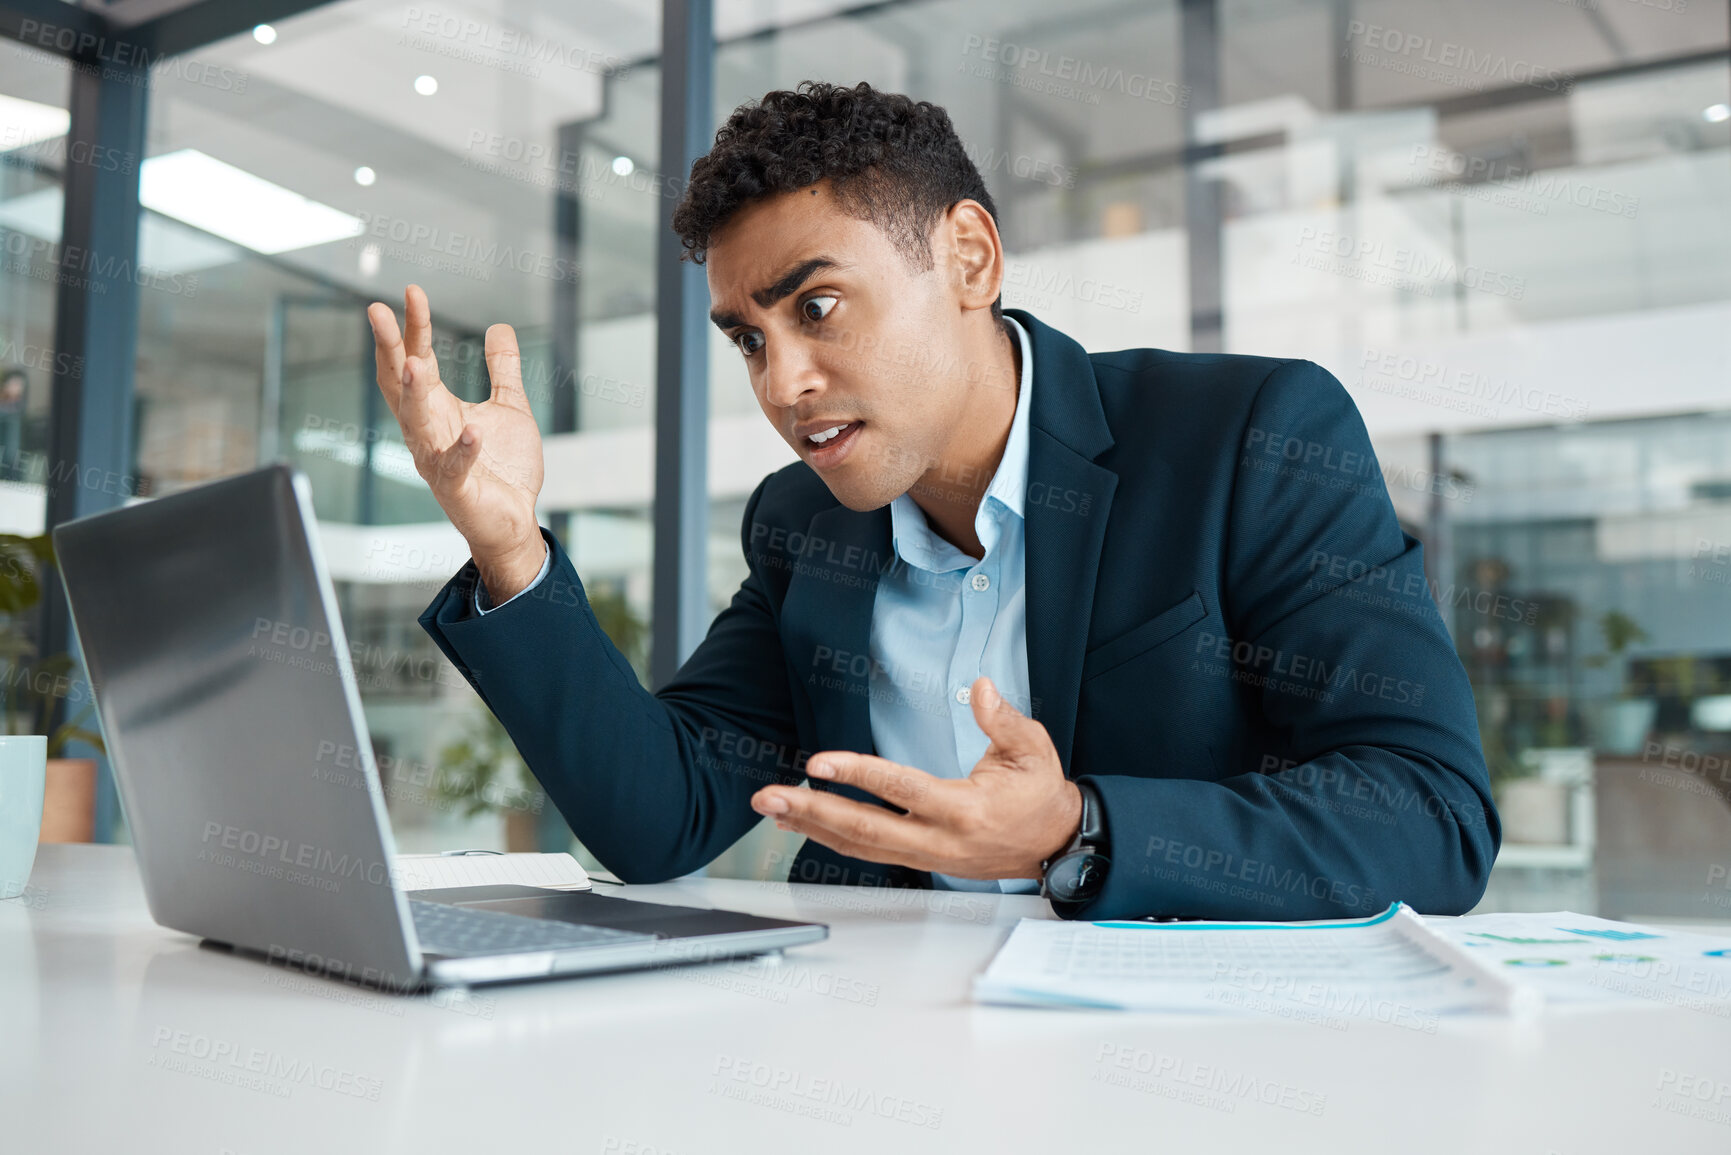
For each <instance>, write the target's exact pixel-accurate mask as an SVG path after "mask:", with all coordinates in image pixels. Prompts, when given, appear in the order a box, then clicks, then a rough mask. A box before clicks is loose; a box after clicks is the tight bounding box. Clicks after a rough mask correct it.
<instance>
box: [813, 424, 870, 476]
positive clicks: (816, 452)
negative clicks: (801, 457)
mask: <svg viewBox="0 0 1731 1155" xmlns="http://www.w3.org/2000/svg"><path fill="white" fill-rule="evenodd" d="M864 427H865V422H863V421H850V422H848V423H847V424H846V425H834V426H831V427H830V428H828V429H824V430H819V431H818V432H817V433H814V434H812V435H811V436H810V437H806V438H804V441H805V452H806V459H807V460H808V461H810V462H811V464H812V465H813V466H814V467H815V468H818V469H828V468H831V467H832V466H835V465H839V464H841V461H842V459H843V458H844V457H846V456H847V455H848V451H849V450H850V449H852V448H853V443H854V442H855V441H857V440H859V431H860V430H861V429H862V428H864Z"/></svg>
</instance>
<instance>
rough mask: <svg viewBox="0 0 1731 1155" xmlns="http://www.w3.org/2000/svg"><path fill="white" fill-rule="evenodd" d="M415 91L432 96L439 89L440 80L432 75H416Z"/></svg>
mask: <svg viewBox="0 0 1731 1155" xmlns="http://www.w3.org/2000/svg"><path fill="white" fill-rule="evenodd" d="M415 91H416V92H418V93H420V94H421V95H422V96H431V95H433V93H435V92H437V91H439V82H438V81H437V80H434V79H433V78H432V77H431V76H417V77H415Z"/></svg>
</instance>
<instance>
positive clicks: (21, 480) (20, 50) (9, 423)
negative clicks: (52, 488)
mask: <svg viewBox="0 0 1731 1155" xmlns="http://www.w3.org/2000/svg"><path fill="white" fill-rule="evenodd" d="M0 64H3V66H0V532H3V533H15V534H25V535H29V534H38V533H41V532H42V529H43V514H44V492H45V491H44V485H45V481H46V478H47V463H46V461H45V460H44V456H43V451H44V449H45V448H46V446H47V440H48V408H49V402H50V398H51V396H52V392H53V388H54V376H55V373H54V370H55V367H56V364H57V362H56V358H55V355H54V295H55V290H56V286H57V285H58V283H59V280H58V278H59V277H60V275H61V271H60V266H59V263H58V261H57V249H56V246H57V244H58V242H59V239H60V216H61V196H60V190H61V186H62V174H63V173H64V171H65V168H66V165H67V164H68V163H69V158H68V151H69V150H68V149H67V145H66V130H67V126H68V116H67V111H66V99H67V75H68V74H67V69H66V65H65V63H64V62H63V61H61V60H60V59H59V58H57V57H53V56H49V55H47V54H45V53H42V52H39V51H36V50H34V49H31V48H29V47H27V46H25V45H22V44H16V43H12V42H0ZM72 163H76V161H75V160H74V161H72ZM77 368H78V367H77V366H71V367H70V369H71V371H73V372H76V371H77Z"/></svg>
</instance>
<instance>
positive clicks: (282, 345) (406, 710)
mask: <svg viewBox="0 0 1731 1155" xmlns="http://www.w3.org/2000/svg"><path fill="white" fill-rule="evenodd" d="M274 29H275V32H276V35H275V37H274V39H272V41H271V42H270V43H268V44H266V43H261V42H260V41H259V40H258V39H257V38H255V37H254V36H252V35H250V34H243V35H239V36H235V37H232V38H230V39H228V40H225V41H222V42H219V43H216V44H212V45H208V46H206V47H203V48H200V49H197V50H196V51H195V52H194V53H192V55H193V56H195V57H196V58H197V60H198V62H199V64H200V65H201V67H198V68H192V67H187V66H186V65H185V63H184V62H182V63H180V64H179V65H177V66H172V67H169V66H165V67H162V68H159V69H157V70H156V74H155V76H154V77H153V92H152V99H151V104H150V120H149V128H148V138H149V140H148V149H147V153H148V159H147V160H146V162H145V166H146V167H145V174H144V175H145V180H144V189H143V193H142V199H143V201H144V204H145V207H146V227H147V228H152V229H155V230H156V231H158V232H160V233H162V234H164V235H165V236H168V237H170V238H172V241H173V243H174V245H175V246H176V248H175V252H176V254H177V265H176V271H177V272H178V273H179V274H180V277H179V280H178V282H177V283H176V285H175V291H158V292H144V293H141V303H140V318H139V319H140V333H139V363H138V411H139V420H138V469H139V472H140V473H141V474H142V475H144V476H145V477H146V478H148V479H149V481H150V482H151V484H152V486H153V491H154V492H168V491H171V490H172V489H174V488H176V487H179V486H183V485H188V484H193V483H196V482H199V481H203V480H206V479H209V478H214V477H219V476H223V475H225V474H230V473H234V472H237V471H241V470H245V469H250V468H253V467H254V466H255V465H257V464H259V463H263V462H268V461H273V460H275V461H287V462H291V463H293V464H295V465H297V466H299V467H300V468H302V469H304V470H305V471H306V472H307V474H308V475H309V477H310V478H311V480H312V483H313V489H314V496H315V506H316V509H317V513H318V515H319V518H320V523H321V531H322V533H323V535H324V545H325V549H326V555H327V557H328V559H329V560H330V563H331V568H332V571H333V577H334V578H335V580H336V583H337V590H338V597H339V600H340V602H341V605H342V612H343V618H344V622H345V625H346V628H347V631H348V634H349V643H350V649H351V655H352V657H353V658H354V663H355V669H356V674H357V676H358V678H359V680H360V685H361V692H362V702H363V705H364V707H365V709H366V713H367V719H368V724H369V727H370V729H371V732H372V735H373V739H374V745H375V748H376V753H377V754H378V755H379V763H380V768H381V775H382V777H383V780H384V783H385V787H386V794H387V797H388V799H389V800H390V805H391V809H392V814H393V820H394V823H395V826H396V830H397V833H398V838H399V844H400V845H401V846H402V847H403V848H405V849H411V850H412V849H421V848H432V847H444V846H454V845H473V846H503V845H504V844H505V840H506V838H507V831H509V837H510V839H511V840H512V842H513V844H514V845H518V846H522V845H525V844H526V842H527V841H528V840H531V839H534V838H536V837H537V831H536V827H540V832H539V837H540V838H541V840H542V841H545V842H547V843H548V844H549V845H554V846H559V847H560V848H563V845H564V844H565V842H566V840H568V839H569V832H568V831H567V830H565V828H564V826H563V824H562V823H561V822H560V821H559V819H558V816H557V814H556V812H554V810H553V808H552V807H551V806H548V805H546V804H545V803H544V800H543V799H542V798H541V797H540V795H539V792H538V791H531V792H530V794H528V795H524V794H521V793H519V792H517V791H515V790H514V789H509V787H514V786H515V785H516V784H517V781H516V778H515V775H516V773H517V771H516V769H515V768H514V767H512V766H510V765H509V763H511V762H512V761H514V752H512V751H511V748H510V743H509V741H508V740H506V739H504V736H503V732H502V730H499V729H497V727H496V725H495V724H491V723H490V721H489V719H490V715H488V714H487V712H486V711H485V709H484V707H483V706H482V705H481V702H480V700H479V698H478V697H477V696H476V695H475V694H474V693H473V692H472V690H470V688H469V687H468V685H467V683H466V682H465V681H464V680H463V679H462V677H461V676H460V675H459V674H458V673H457V672H456V671H455V669H454V668H452V667H451V666H450V665H449V663H448V662H447V661H446V660H445V658H444V657H443V655H442V654H440V653H439V651H438V650H437V648H436V647H435V646H434V645H433V643H432V640H431V639H430V638H429V637H427V635H426V634H425V632H424V631H423V630H422V629H421V628H420V626H419V625H418V624H417V622H416V620H415V619H416V617H417V616H418V615H419V614H420V612H421V611H422V610H423V609H424V608H425V607H426V605H427V604H428V603H429V602H430V601H431V599H432V597H433V595H434V594H435V593H436V592H437V590H438V588H439V587H440V586H441V585H442V584H443V583H444V582H445V581H446V580H447V579H448V578H449V577H450V576H451V575H452V574H453V573H455V572H456V571H457V569H458V568H459V567H460V566H462V565H463V564H464V563H465V562H466V561H467V560H468V548H467V546H466V544H465V543H464V542H463V540H462V538H461V537H460V536H459V535H458V534H457V533H456V532H455V531H454V530H453V529H452V528H451V527H450V526H449V524H448V523H447V522H446V520H445V518H444V515H443V512H442V511H441V510H440V509H439V507H438V505H437V503H436V502H435V501H434V500H433V498H432V496H431V494H430V492H429V491H428V489H427V487H426V485H425V483H424V482H423V481H422V480H421V479H420V477H419V476H418V475H417V474H416V472H415V469H414V464H413V462H412V460H411V459H410V457H409V455H408V452H407V450H406V449H405V448H404V446H403V443H402V437H401V435H400V432H399V430H398V428H397V424H396V421H395V419H394V418H393V417H392V415H391V413H390V411H389V409H388V407H387V405H386V404H385V401H384V399H383V397H382V396H381V395H380V393H379V391H378V389H377V387H376V385H375V384H374V364H373V355H372V339H371V335H370V330H369V328H368V324H367V320H366V316H365V312H364V310H365V306H366V304H367V303H368V302H370V301H373V300H384V301H386V302H388V303H390V304H391V305H392V306H393V307H394V308H395V309H397V310H399V311H400V310H401V308H402V293H403V289H404V286H405V285H407V284H409V283H411V282H414V283H417V284H419V285H421V286H422V287H423V288H424V289H425V290H426V292H427V295H428V297H429V299H430V301H431V304H432V310H433V320H434V350H435V353H436V355H437V357H438V360H439V364H440V371H441V375H442V377H443V379H444V381H445V382H446V384H447V385H448V386H449V387H450V388H451V389H452V391H453V392H455V393H456V394H457V395H458V396H460V397H463V398H465V399H467V400H472V401H478V400H481V399H483V398H484V397H485V396H486V395H487V390H488V382H487V378H486V372H485V366H484V361H483V346H484V334H485V332H486V329H487V327H488V326H489V325H491V324H493V323H495V322H507V323H509V324H511V325H513V326H514V327H515V329H516V332H517V336H518V340H519V343H520V346H521V349H522V353H523V362H522V365H523V375H524V382H525V388H526V391H527V393H528V396H529V400H530V404H531V407H532V408H533V409H534V411H535V414H536V417H537V419H538V421H539V424H540V426H541V430H542V435H543V438H544V442H545V447H546V459H547V470H546V483H545V487H544V489H543V493H542V502H541V511H542V513H543V515H545V517H546V518H547V519H548V520H549V521H550V522H551V524H552V528H553V529H554V531H555V532H556V533H558V534H559V535H560V536H561V538H562V540H563V541H564V542H565V544H566V546H567V548H568V549H569V550H570V552H571V553H572V555H573V557H574V558H575V559H576V561H577V564H578V565H579V567H580V568H581V569H582V570H583V573H584V577H585V580H586V582H588V583H589V584H590V586H591V590H592V592H593V593H594V594H595V596H596V599H597V602H598V609H601V610H602V611H603V612H604V616H606V615H608V614H611V615H612V616H611V617H610V618H609V620H610V621H611V620H613V619H617V622H616V624H617V626H618V628H619V629H620V631H621V633H622V635H626V636H636V635H635V634H634V633H633V630H635V631H636V632H637V633H641V631H642V630H643V629H645V628H646V623H647V613H648V570H649V550H648V534H647V529H646V528H645V527H646V526H647V510H648V502H649V484H650V481H649V479H650V477H651V476H652V474H651V469H650V464H649V460H648V453H647V451H646V446H647V441H644V442H643V444H642V445H639V444H637V442H638V441H639V440H642V439H643V438H645V437H647V436H650V435H652V429H653V416H652V415H653V399H652V397H651V395H650V394H651V386H652V381H653V340H654V338H653V324H652V316H651V313H650V309H651V302H652V300H653V265H652V262H651V261H650V259H649V257H648V256H647V250H646V249H645V248H644V246H645V245H646V244H648V243H649V238H650V237H651V236H652V225H651V219H652V216H653V213H654V211H655V209H656V204H655V202H654V200H653V198H652V197H651V196H649V195H646V194H645V193H643V192H642V191H640V188H639V187H638V186H643V187H647V186H644V185H643V181H642V179H641V177H639V178H638V180H637V181H636V182H633V181H632V180H630V179H629V177H630V175H631V174H632V171H633V170H642V171H644V172H649V173H653V171H654V170H655V168H656V163H657V158H656V157H655V155H654V139H655V137H654V125H655V116H656V107H657V88H656V82H655V76H654V73H653V70H648V71H646V72H644V73H643V74H642V75H638V76H634V75H632V68H631V62H632V61H634V60H640V59H641V58H643V57H644V55H645V54H646V53H649V52H650V51H652V50H653V48H654V46H655V45H656V44H657V43H658V36H659V15H658V6H657V5H655V4H652V3H648V2H646V0H645V2H642V3H635V4H629V5H616V6H612V7H610V8H609V9H608V10H607V11H606V12H605V13H601V12H591V11H589V10H587V9H583V8H580V7H572V6H570V5H562V4H556V3H551V2H547V3H537V4H530V5H516V6H513V7H512V8H511V9H510V10H509V12H508V14H505V13H502V14H500V15H498V16H497V17H496V18H495V19H493V20H491V21H490V22H486V23H485V24H484V26H483V25H482V24H481V23H480V22H477V21H474V20H459V19H455V18H453V17H452V16H451V15H450V13H448V12H443V11H439V10H434V9H429V8H418V7H408V8H405V7H404V6H402V5H398V4H389V3H383V2H372V0H362V2H356V3H343V4H332V5H326V6H322V7H319V8H315V9H312V10H311V11H308V12H306V13H304V14H302V15H299V16H296V17H293V18H290V19H287V20H283V21H280V22H278V23H276V24H275V25H274ZM615 74H618V75H617V76H616V75H615ZM610 83H612V84H614V88H613V89H612V92H613V95H612V96H611V97H610V96H609V95H608V85H609V84H610ZM603 113H608V114H609V115H610V118H611V123H614V124H617V125H618V126H619V131H618V132H617V133H615V134H614V136H613V137H610V138H607V139H603V140H587V139H585V136H584V129H585V126H586V125H589V124H591V123H593V122H595V121H597V120H598V118H601V117H602V116H603ZM201 188H202V189H203V190H205V191H206V192H209V190H212V189H219V190H226V191H227V192H228V194H229V198H230V199H229V202H228V203H222V198H221V197H219V196H210V195H205V196H200V195H199V191H200V189H201ZM577 204H581V205H583V206H584V208H585V209H586V210H587V211H588V212H590V213H592V214H599V215H601V216H604V217H607V218H608V219H606V220H601V221H598V220H596V218H595V216H590V217H588V218H587V221H588V226H589V227H588V230H587V232H585V233H583V234H579V232H578V231H577V224H578V220H579V217H578V214H577V213H575V212H574V211H573V206H574V205H577ZM589 430H594V431H596V432H595V433H594V434H593V435H592V436H591V435H589V434H588V432H587V431H589ZM586 437H589V440H586ZM609 437H611V438H613V440H612V441H610V442H608V443H607V444H608V446H609V447H610V448H611V450H612V452H613V454H614V456H613V457H611V458H610V459H609V462H610V467H609V465H607V464H600V459H601V457H603V456H605V454H606V451H605V450H600V449H597V448H595V441H596V440H597V439H599V440H601V441H605V440H606V439H607V438H609ZM639 530H641V532H639ZM501 767H503V768H502V769H501ZM495 773H499V774H503V775H504V776H505V777H504V778H501V779H498V780H497V781H496V782H495V784H494V785H493V786H491V787H486V788H483V784H484V783H485V782H486V781H488V776H489V775H493V774H495ZM523 798H528V799H529V801H525V802H519V801H518V800H519V799H523ZM500 799H504V800H506V802H505V803H500V802H499V800H500Z"/></svg>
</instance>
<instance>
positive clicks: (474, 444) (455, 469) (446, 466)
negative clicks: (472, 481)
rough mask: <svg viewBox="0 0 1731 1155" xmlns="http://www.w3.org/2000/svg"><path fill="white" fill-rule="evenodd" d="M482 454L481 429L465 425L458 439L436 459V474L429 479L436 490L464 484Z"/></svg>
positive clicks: (444, 490) (441, 490)
mask: <svg viewBox="0 0 1731 1155" xmlns="http://www.w3.org/2000/svg"><path fill="white" fill-rule="evenodd" d="M480 456H481V431H480V430H479V429H476V428H475V427H474V426H473V425H465V426H463V432H461V433H459V434H458V435H457V439H456V440H455V441H453V442H451V444H450V446H449V447H448V448H446V450H445V451H444V452H443V453H441V454H439V455H438V457H437V458H436V459H434V463H433V470H434V475H433V477H432V478H429V479H428V480H429V481H430V482H432V483H433V489H434V490H435V491H436V492H449V491H450V490H451V489H454V488H455V487H457V486H459V485H462V484H463V482H464V480H465V479H467V478H468V476H469V470H470V469H472V468H473V467H474V464H475V462H476V461H477V460H478V459H479V458H480ZM435 479H436V480H435Z"/></svg>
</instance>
